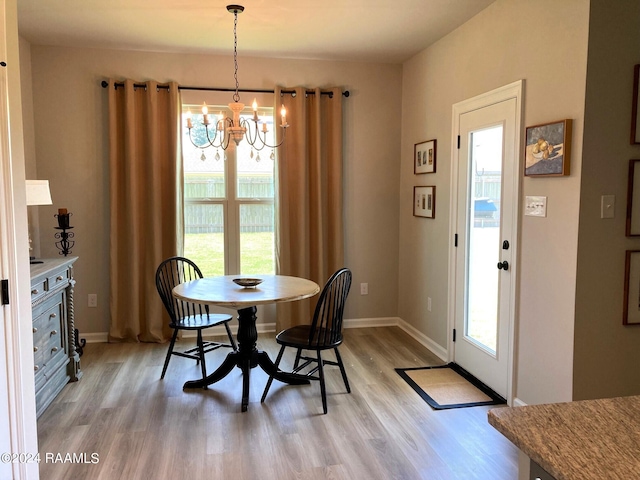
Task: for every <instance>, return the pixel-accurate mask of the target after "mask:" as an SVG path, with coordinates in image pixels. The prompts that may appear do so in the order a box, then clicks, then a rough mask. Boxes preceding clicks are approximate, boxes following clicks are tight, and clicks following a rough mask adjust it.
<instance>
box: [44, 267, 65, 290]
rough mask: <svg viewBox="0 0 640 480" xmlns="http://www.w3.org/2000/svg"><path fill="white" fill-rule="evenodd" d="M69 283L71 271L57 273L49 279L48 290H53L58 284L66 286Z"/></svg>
mask: <svg viewBox="0 0 640 480" xmlns="http://www.w3.org/2000/svg"><path fill="white" fill-rule="evenodd" d="M68 281H69V269H64V270H62V271H60V272H56V273H55V274H54V275H51V276H50V277H48V278H47V289H48V290H53V289H54V288H55V287H56V286H57V285H58V284H66V283H67V282H68Z"/></svg>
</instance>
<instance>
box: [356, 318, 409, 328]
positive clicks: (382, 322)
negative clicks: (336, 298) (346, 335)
mask: <svg viewBox="0 0 640 480" xmlns="http://www.w3.org/2000/svg"><path fill="white" fill-rule="evenodd" d="M399 322H400V319H399V318H398V317H379V318H345V319H344V328H366V327H397V326H398V323H399Z"/></svg>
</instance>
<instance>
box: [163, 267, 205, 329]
mask: <svg viewBox="0 0 640 480" xmlns="http://www.w3.org/2000/svg"><path fill="white" fill-rule="evenodd" d="M198 278H202V272H201V271H200V269H199V268H198V266H197V265H196V264H195V263H194V262H192V261H191V260H189V259H188V258H184V257H170V258H167V259H166V260H165V261H163V262H162V263H161V264H160V266H159V267H158V269H157V270H156V288H157V289H158V293H159V294H160V298H162V303H163V304H164V306H165V308H166V309H167V312H168V313H169V316H170V317H171V321H172V322H174V323H175V322H178V321H179V320H180V319H182V318H186V317H189V316H191V315H198V314H200V315H203V314H208V313H209V311H208V310H209V309H208V308H207V307H206V306H205V307H203V306H202V305H199V304H194V303H190V302H183V301H182V300H178V299H177V298H175V297H174V296H173V294H172V290H173V288H174V287H175V286H176V285H179V284H181V283H184V282H188V281H191V280H196V279H198Z"/></svg>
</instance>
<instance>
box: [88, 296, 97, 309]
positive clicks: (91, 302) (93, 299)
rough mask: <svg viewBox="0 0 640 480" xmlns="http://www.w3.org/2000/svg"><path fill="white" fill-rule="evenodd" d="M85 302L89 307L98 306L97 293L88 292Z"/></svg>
mask: <svg viewBox="0 0 640 480" xmlns="http://www.w3.org/2000/svg"><path fill="white" fill-rule="evenodd" d="M87 304H88V306H89V307H97V306H98V294H97V293H90V294H89V297H88V301H87Z"/></svg>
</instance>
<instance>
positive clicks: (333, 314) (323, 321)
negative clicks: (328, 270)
mask: <svg viewBox="0 0 640 480" xmlns="http://www.w3.org/2000/svg"><path fill="white" fill-rule="evenodd" d="M351 277H352V275H351V270H349V269H348V268H341V269H340V270H338V271H337V272H335V273H334V274H333V275H332V276H331V278H329V280H327V283H326V284H325V286H324V288H323V289H322V293H321V294H320V298H318V303H317V304H316V309H315V312H314V314H313V322H312V324H311V332H310V334H309V345H310V346H319V345H328V344H332V343H336V342H338V340H339V339H340V338H341V335H342V317H343V314H344V305H345V303H346V301H347V295H349V289H350V288H351Z"/></svg>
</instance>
